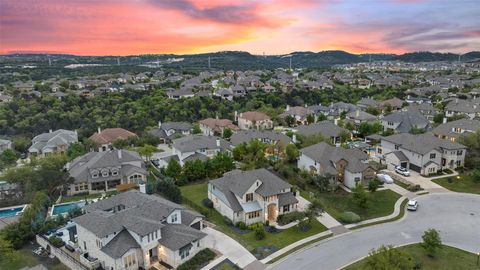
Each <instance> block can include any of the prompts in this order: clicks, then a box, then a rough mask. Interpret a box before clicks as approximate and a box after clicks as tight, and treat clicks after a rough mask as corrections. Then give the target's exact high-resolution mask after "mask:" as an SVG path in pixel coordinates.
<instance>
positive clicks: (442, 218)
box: [271, 193, 480, 270]
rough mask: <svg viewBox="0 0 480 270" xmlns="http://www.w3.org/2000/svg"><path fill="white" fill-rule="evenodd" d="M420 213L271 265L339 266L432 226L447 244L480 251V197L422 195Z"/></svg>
mask: <svg viewBox="0 0 480 270" xmlns="http://www.w3.org/2000/svg"><path fill="white" fill-rule="evenodd" d="M417 200H418V201H419V204H420V206H419V209H418V211H417V212H407V213H406V216H405V217H404V218H403V219H401V220H400V221H397V222H394V223H386V224H382V225H376V226H372V227H367V228H365V229H359V230H356V231H355V230H354V231H351V232H349V233H345V234H342V235H339V236H336V237H333V238H330V239H327V240H325V241H323V242H321V243H319V244H317V245H315V246H313V247H311V248H309V249H306V250H302V251H300V252H298V253H296V254H293V255H291V256H289V257H287V258H286V259H285V260H283V261H280V262H279V263H277V264H274V265H272V266H271V268H272V269H275V270H277V269H279V270H281V269H285V270H287V269H288V270H291V269H326V270H328V269H339V268H341V267H343V266H345V265H347V264H349V263H350V262H353V261H356V260H358V259H360V258H362V257H364V256H366V255H368V252H369V250H371V249H372V248H377V247H379V246H380V245H382V244H391V245H402V244H407V243H412V242H419V241H420V240H421V235H422V234H423V232H424V231H425V230H427V229H429V228H435V229H437V230H439V231H440V234H441V237H442V240H443V242H444V244H447V245H451V246H454V247H458V248H462V249H465V250H469V251H471V252H479V251H480V232H479V229H478V225H479V224H480V207H479V205H480V196H478V195H471V194H459V193H443V194H429V195H422V196H419V197H418V198H417Z"/></svg>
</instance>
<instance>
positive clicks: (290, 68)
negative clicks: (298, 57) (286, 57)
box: [290, 56, 292, 70]
mask: <svg viewBox="0 0 480 270" xmlns="http://www.w3.org/2000/svg"><path fill="white" fill-rule="evenodd" d="M290 70H292V57H291V56H290Z"/></svg>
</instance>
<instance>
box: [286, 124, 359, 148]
mask: <svg viewBox="0 0 480 270" xmlns="http://www.w3.org/2000/svg"><path fill="white" fill-rule="evenodd" d="M294 131H295V133H296V134H299V135H302V136H304V137H309V136H313V135H317V134H320V135H321V136H322V137H324V138H325V139H328V140H329V142H331V143H333V144H339V143H340V135H341V134H342V133H345V134H348V135H349V136H350V137H351V134H350V131H348V130H347V129H344V128H341V127H339V126H337V125H335V124H334V123H332V122H330V121H328V120H325V121H321V122H318V123H314V124H310V125H301V126H298V127H296V128H295V129H294Z"/></svg>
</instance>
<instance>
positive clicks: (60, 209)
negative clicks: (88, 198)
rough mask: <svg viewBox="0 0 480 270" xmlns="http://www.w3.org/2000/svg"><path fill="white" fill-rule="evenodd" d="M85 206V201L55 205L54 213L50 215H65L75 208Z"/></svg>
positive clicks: (53, 207)
mask: <svg viewBox="0 0 480 270" xmlns="http://www.w3.org/2000/svg"><path fill="white" fill-rule="evenodd" d="M84 206H85V202H84V201H79V202H70V203H62V204H55V205H54V206H52V212H51V213H50V215H51V216H57V215H65V214H67V213H68V211H70V210H71V209H73V208H77V207H79V208H82V207H84Z"/></svg>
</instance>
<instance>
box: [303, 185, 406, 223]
mask: <svg viewBox="0 0 480 270" xmlns="http://www.w3.org/2000/svg"><path fill="white" fill-rule="evenodd" d="M301 194H302V192H301ZM303 194H304V198H307V199H309V198H310V193H309V192H303ZM314 197H315V198H317V199H318V200H320V202H321V203H322V205H323V206H324V207H325V211H326V212H327V213H329V214H330V215H331V216H332V217H333V218H335V219H338V217H339V216H340V214H342V213H343V212H346V211H351V212H354V213H356V214H357V215H359V216H360V217H361V218H362V220H367V219H372V218H377V217H383V216H388V215H390V214H391V213H393V210H394V206H395V202H397V200H398V199H400V197H401V196H400V195H399V194H397V193H395V192H393V191H391V190H388V189H386V190H380V191H377V192H374V193H368V204H367V207H366V208H365V209H363V208H360V207H358V206H357V205H355V203H353V202H352V199H351V198H352V195H351V194H349V193H348V192H346V191H344V190H342V189H339V190H338V191H335V192H323V193H318V192H317V193H315V195H314ZM310 199H311V198H310Z"/></svg>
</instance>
